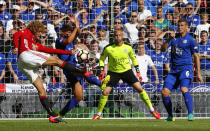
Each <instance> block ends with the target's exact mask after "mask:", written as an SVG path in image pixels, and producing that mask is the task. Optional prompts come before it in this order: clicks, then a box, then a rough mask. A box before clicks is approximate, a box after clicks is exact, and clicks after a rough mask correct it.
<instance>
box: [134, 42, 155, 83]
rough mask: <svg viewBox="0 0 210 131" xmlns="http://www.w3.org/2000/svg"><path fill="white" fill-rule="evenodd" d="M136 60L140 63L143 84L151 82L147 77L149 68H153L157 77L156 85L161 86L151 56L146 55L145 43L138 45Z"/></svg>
mask: <svg viewBox="0 0 210 131" xmlns="http://www.w3.org/2000/svg"><path fill="white" fill-rule="evenodd" d="M136 59H137V61H138V63H139V69H140V73H141V76H142V82H149V79H148V77H147V71H148V66H149V67H151V68H152V70H153V72H154V75H155V84H159V77H158V73H157V70H156V68H155V65H154V63H153V62H152V59H151V57H150V56H149V55H146V54H145V45H144V43H143V42H140V43H139V44H138V55H137V56H136Z"/></svg>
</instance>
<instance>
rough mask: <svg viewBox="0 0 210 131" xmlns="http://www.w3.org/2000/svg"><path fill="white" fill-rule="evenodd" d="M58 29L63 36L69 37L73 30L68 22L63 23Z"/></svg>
mask: <svg viewBox="0 0 210 131" xmlns="http://www.w3.org/2000/svg"><path fill="white" fill-rule="evenodd" d="M60 30H61V33H62V36H63V37H69V36H70V35H71V32H72V31H73V27H72V26H71V25H69V24H64V25H63V26H62V27H61V29H60Z"/></svg>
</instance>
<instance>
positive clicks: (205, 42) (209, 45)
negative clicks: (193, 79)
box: [199, 30, 210, 82]
mask: <svg viewBox="0 0 210 131" xmlns="http://www.w3.org/2000/svg"><path fill="white" fill-rule="evenodd" d="M199 55H200V63H201V67H200V68H201V75H202V77H203V80H204V81H205V82H209V81H210V39H209V35H208V32H207V31H205V30H204V31H201V42H200V45H199Z"/></svg>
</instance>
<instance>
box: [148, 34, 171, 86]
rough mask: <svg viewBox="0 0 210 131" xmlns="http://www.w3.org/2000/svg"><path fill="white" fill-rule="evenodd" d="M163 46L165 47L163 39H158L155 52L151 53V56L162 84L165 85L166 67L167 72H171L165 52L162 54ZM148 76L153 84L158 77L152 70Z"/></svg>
mask: <svg viewBox="0 0 210 131" xmlns="http://www.w3.org/2000/svg"><path fill="white" fill-rule="evenodd" d="M162 45H163V39H160V38H158V39H157V41H156V42H155V50H153V51H151V54H149V55H150V56H151V58H152V61H153V62H154V64H155V67H156V69H157V73H158V76H159V81H160V83H163V75H164V73H163V72H164V67H165V69H166V71H167V72H169V70H170V69H169V64H168V61H167V58H166V56H165V52H161V46H162ZM148 76H149V78H150V80H151V82H155V81H156V76H155V74H154V71H151V69H150V70H149V72H148Z"/></svg>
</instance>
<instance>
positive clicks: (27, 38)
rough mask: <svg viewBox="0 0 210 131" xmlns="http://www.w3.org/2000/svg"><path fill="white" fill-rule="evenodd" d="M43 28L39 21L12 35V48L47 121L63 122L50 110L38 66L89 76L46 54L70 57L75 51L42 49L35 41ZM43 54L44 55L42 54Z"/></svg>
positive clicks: (38, 38)
mask: <svg viewBox="0 0 210 131" xmlns="http://www.w3.org/2000/svg"><path fill="white" fill-rule="evenodd" d="M44 30H45V27H44V25H43V24H42V23H41V22H39V21H32V22H30V24H29V25H28V26H27V28H26V29H23V30H20V31H19V32H17V33H15V34H14V37H13V40H14V46H15V50H16V51H18V67H19V68H20V70H21V71H22V72H23V73H24V74H25V75H27V76H28V78H29V79H30V81H31V82H32V83H33V85H34V86H35V87H36V89H37V90H38V94H39V97H40V101H41V104H42V106H43V107H44V108H45V109H46V110H47V113H48V114H49V115H50V117H49V121H50V122H53V123H58V122H64V121H63V120H62V119H61V118H60V117H59V116H58V115H57V114H56V113H55V112H54V111H53V110H52V108H51V105H50V104H49V102H48V99H47V96H46V91H45V88H44V86H43V83H42V81H41V79H40V77H39V76H38V74H39V70H38V68H39V67H40V66H50V65H51V66H58V67H60V68H63V69H64V70H66V71H68V72H77V73H80V74H83V75H85V76H87V77H88V76H89V75H90V72H87V71H86V69H85V68H77V67H76V66H74V65H73V64H71V63H67V62H66V61H62V60H60V59H59V58H57V57H55V56H51V55H49V54H46V53H55V54H67V55H72V54H74V53H75V52H76V51H75V50H73V51H64V50H61V49H53V48H49V47H44V46H42V45H41V44H39V43H36V41H35V40H40V39H41V38H40V37H41V34H42V33H43V32H44ZM43 52H45V53H43Z"/></svg>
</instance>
